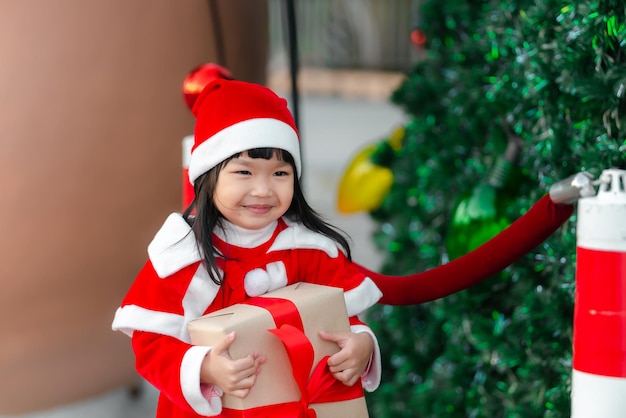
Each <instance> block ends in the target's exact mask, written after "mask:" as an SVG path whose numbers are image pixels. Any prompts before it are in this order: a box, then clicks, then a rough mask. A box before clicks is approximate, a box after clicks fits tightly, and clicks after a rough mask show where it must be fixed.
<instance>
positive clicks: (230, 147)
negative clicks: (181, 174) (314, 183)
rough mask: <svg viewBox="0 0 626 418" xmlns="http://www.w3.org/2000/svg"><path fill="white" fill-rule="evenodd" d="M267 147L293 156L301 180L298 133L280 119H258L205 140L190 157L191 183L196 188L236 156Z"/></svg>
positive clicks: (232, 127) (239, 124)
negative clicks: (217, 166)
mask: <svg viewBox="0 0 626 418" xmlns="http://www.w3.org/2000/svg"><path fill="white" fill-rule="evenodd" d="M196 141H198V138H196ZM266 147H267V148H280V149H282V150H285V151H287V152H288V153H289V154H291V156H292V157H293V159H294V161H295V164H296V170H297V175H298V176H300V174H301V172H302V163H301V161H300V143H299V140H298V134H297V133H296V131H294V129H293V128H292V127H291V126H289V125H288V124H286V123H284V122H282V121H280V120H278V119H272V118H257V119H248V120H244V121H242V122H239V123H236V124H234V125H231V126H229V127H227V128H224V129H222V130H221V131H219V132H217V133H216V134H215V135H213V136H212V137H211V138H207V139H205V140H203V141H202V142H201V143H200V144H199V145H198V146H197V147H196V149H194V150H193V152H192V153H191V158H190V159H189V181H190V182H191V184H193V183H194V182H195V181H196V179H197V178H198V177H200V176H201V175H202V174H204V173H206V172H207V171H209V170H210V169H211V168H213V167H215V166H216V165H218V164H219V163H221V162H222V161H224V160H225V159H227V158H228V157H231V156H232V155H234V154H237V153H239V152H243V151H246V150H249V149H253V148H266Z"/></svg>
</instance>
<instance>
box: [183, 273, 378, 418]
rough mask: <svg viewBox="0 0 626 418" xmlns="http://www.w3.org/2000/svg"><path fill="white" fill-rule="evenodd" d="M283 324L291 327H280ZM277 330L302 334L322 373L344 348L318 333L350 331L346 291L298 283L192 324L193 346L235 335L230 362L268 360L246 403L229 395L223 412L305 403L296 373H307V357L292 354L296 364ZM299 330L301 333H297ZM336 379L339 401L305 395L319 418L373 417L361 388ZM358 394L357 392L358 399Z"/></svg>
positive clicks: (315, 363)
mask: <svg viewBox="0 0 626 418" xmlns="http://www.w3.org/2000/svg"><path fill="white" fill-rule="evenodd" d="M290 307H291V308H290ZM294 312H295V314H294ZM283 324H289V325H287V326H283V327H282V328H281V325H283ZM294 324H295V326H293V325H294ZM276 329H281V330H284V331H285V332H287V333H289V332H291V333H292V334H294V335H293V336H291V337H290V336H288V337H286V338H287V339H293V338H295V339H298V338H300V337H298V335H297V334H298V332H299V333H300V335H301V336H302V338H305V339H306V340H308V342H310V345H311V346H312V347H311V348H312V351H313V352H312V354H311V355H312V357H313V362H312V365H313V369H314V368H315V367H316V366H318V365H319V367H321V368H323V367H324V365H325V361H326V360H325V359H324V358H325V357H326V356H330V355H332V354H334V353H336V352H337V351H339V347H337V345H336V344H335V343H331V342H327V341H324V340H322V339H321V338H320V337H319V335H318V332H319V331H322V330H323V331H328V332H350V324H349V321H348V315H347V312H346V306H345V301H344V296H343V290H342V289H339V288H334V287H329V286H320V285H315V284H310V283H297V284H294V285H291V286H287V287H284V288H281V289H278V290H275V291H273V292H269V293H267V294H265V295H263V296H259V297H255V298H251V299H249V300H248V301H246V303H241V304H237V305H233V306H230V307H227V308H224V309H221V310H219V311H216V312H213V313H210V314H207V315H205V316H203V317H201V318H198V319H196V320H193V321H191V322H190V323H189V325H188V330H189V335H190V338H191V342H192V343H193V344H196V345H207V346H212V345H215V343H216V342H217V341H218V340H220V339H222V338H224V337H225V336H226V334H228V333H230V332H232V331H235V332H236V333H237V339H236V340H235V342H234V343H233V344H232V345H231V346H230V350H229V354H230V355H231V357H233V358H241V357H244V356H246V355H248V354H249V353H250V352H253V351H254V352H258V353H259V354H261V355H263V356H265V357H266V363H265V364H264V365H263V366H262V370H261V373H260V374H259V376H258V379H257V382H256V384H255V386H254V387H253V388H252V390H251V391H250V394H249V395H248V396H247V397H245V398H244V399H241V398H237V397H233V396H228V395H224V396H223V397H222V405H223V408H226V409H229V410H234V411H238V410H249V409H253V408H272V407H273V406H275V405H284V404H293V403H294V402H295V403H297V402H301V399H302V398H303V395H302V390H301V389H300V387H301V386H299V385H298V381H297V380H296V379H295V378H294V370H297V369H299V368H302V365H299V366H298V365H297V364H299V363H302V361H301V360H302V357H307V356H306V355H301V354H298V353H295V354H293V353H292V357H295V360H294V358H291V359H290V351H289V349H288V345H289V344H285V343H284V342H283V341H282V340H281V338H279V337H278V336H277V335H276V333H274V331H272V330H276ZM296 329H299V331H298V332H296ZM278 333H280V331H278ZM283 338H285V337H283ZM322 363H323V364H322ZM308 369H309V367H308V366H307V370H306V372H305V373H306V375H307V376H306V377H305V378H308V377H310V376H311V374H313V370H308ZM300 373H301V374H302V372H300ZM332 380H333V382H335V383H336V385H335V389H337V388H338V389H339V394H338V395H337V394H336V395H335V396H336V397H335V398H334V400H331V401H328V400H324V399H322V400H321V401H319V402H316V401H315V397H313V398H310V392H309V391H306V390H304V392H306V393H307V395H306V396H305V398H306V397H309V398H310V399H311V404H310V407H311V408H312V409H314V410H315V411H316V413H317V416H318V417H319V418H337V417H342V418H364V417H368V413H367V407H366V404H365V398H364V397H363V392H362V389H361V386H360V384H359V383H357V384H356V385H355V387H352V388H350V387H347V386H345V385H343V384H342V383H340V382H336V381H335V380H334V378H333V379H332ZM313 386H320V385H317V384H313ZM314 389H315V388H314ZM355 391H356V392H358V394H357V395H355ZM329 392H330V390H329ZM343 392H345V396H344V394H343ZM272 416H274V415H272ZM276 416H278V415H276Z"/></svg>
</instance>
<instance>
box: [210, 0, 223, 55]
mask: <svg viewBox="0 0 626 418" xmlns="http://www.w3.org/2000/svg"><path fill="white" fill-rule="evenodd" d="M217 3H218V2H217V1H216V0H209V14H210V15H211V16H210V18H211V27H212V28H213V40H214V41H215V57H216V58H217V60H216V61H217V64H218V65H222V66H225V65H226V56H225V55H224V37H223V31H222V21H221V19H220V11H219V7H218V5H217Z"/></svg>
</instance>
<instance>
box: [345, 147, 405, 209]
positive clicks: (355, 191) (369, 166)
mask: <svg viewBox="0 0 626 418" xmlns="http://www.w3.org/2000/svg"><path fill="white" fill-rule="evenodd" d="M376 148H377V147H376V144H372V145H368V146H366V147H365V148H363V149H362V150H361V151H359V152H358V153H357V155H356V156H355V157H354V158H353V159H352V161H351V162H350V164H349V165H348V167H347V169H346V170H345V171H344V173H343V176H342V178H341V181H340V183H339V191H338V199H337V209H338V210H339V212H341V213H354V212H360V211H370V210H373V209H376V208H378V207H380V205H381V203H382V201H383V199H384V198H385V196H386V195H387V193H389V189H391V185H392V184H393V173H392V172H391V169H389V168H387V167H382V166H379V165H377V164H374V163H373V162H372V160H371V156H372V154H373V153H374V152H375V151H376Z"/></svg>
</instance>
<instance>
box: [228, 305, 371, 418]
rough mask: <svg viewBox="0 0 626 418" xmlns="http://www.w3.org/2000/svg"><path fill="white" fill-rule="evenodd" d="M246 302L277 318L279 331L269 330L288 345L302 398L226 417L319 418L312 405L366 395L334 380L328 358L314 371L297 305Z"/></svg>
mask: <svg viewBox="0 0 626 418" xmlns="http://www.w3.org/2000/svg"><path fill="white" fill-rule="evenodd" d="M245 303H246V304H249V305H253V306H258V307H260V308H264V309H266V310H267V311H268V312H269V313H270V314H271V315H272V317H273V318H274V323H275V324H276V328H274V329H270V330H268V331H269V332H271V333H272V334H274V335H276V336H277V337H278V338H279V339H280V340H281V341H282V343H283V345H284V346H285V349H286V351H287V356H288V357H289V361H290V363H291V368H292V373H293V377H294V380H295V381H296V383H297V384H298V388H299V389H300V393H301V394H302V395H301V398H300V400H299V401H294V402H288V403H283V404H274V405H265V406H260V407H256V408H250V409H245V410H232V409H224V410H223V411H222V415H223V416H224V417H228V418H269V417H272V418H276V417H282V418H315V417H316V416H317V414H316V412H315V410H313V409H312V408H309V405H310V404H314V403H325V402H339V401H345V400H350V399H356V398H360V397H362V396H363V388H362V387H361V386H360V385H358V384H355V385H353V386H346V385H344V384H343V383H342V382H340V381H338V380H337V379H335V378H334V377H333V375H332V373H331V372H330V370H329V368H328V365H327V361H328V356H326V357H324V358H322V359H321V360H320V362H319V363H318V364H317V365H315V368H314V369H313V361H314V357H315V352H314V349H313V345H312V344H311V341H310V340H309V339H308V338H307V336H306V335H305V334H304V326H303V324H302V318H301V317H300V313H299V312H298V309H297V307H296V306H295V304H294V303H293V302H291V301H290V300H287V299H280V298H267V297H255V298H251V299H248V300H247V301H246V302H245ZM311 369H313V372H312V373H311ZM309 374H310V377H309Z"/></svg>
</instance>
